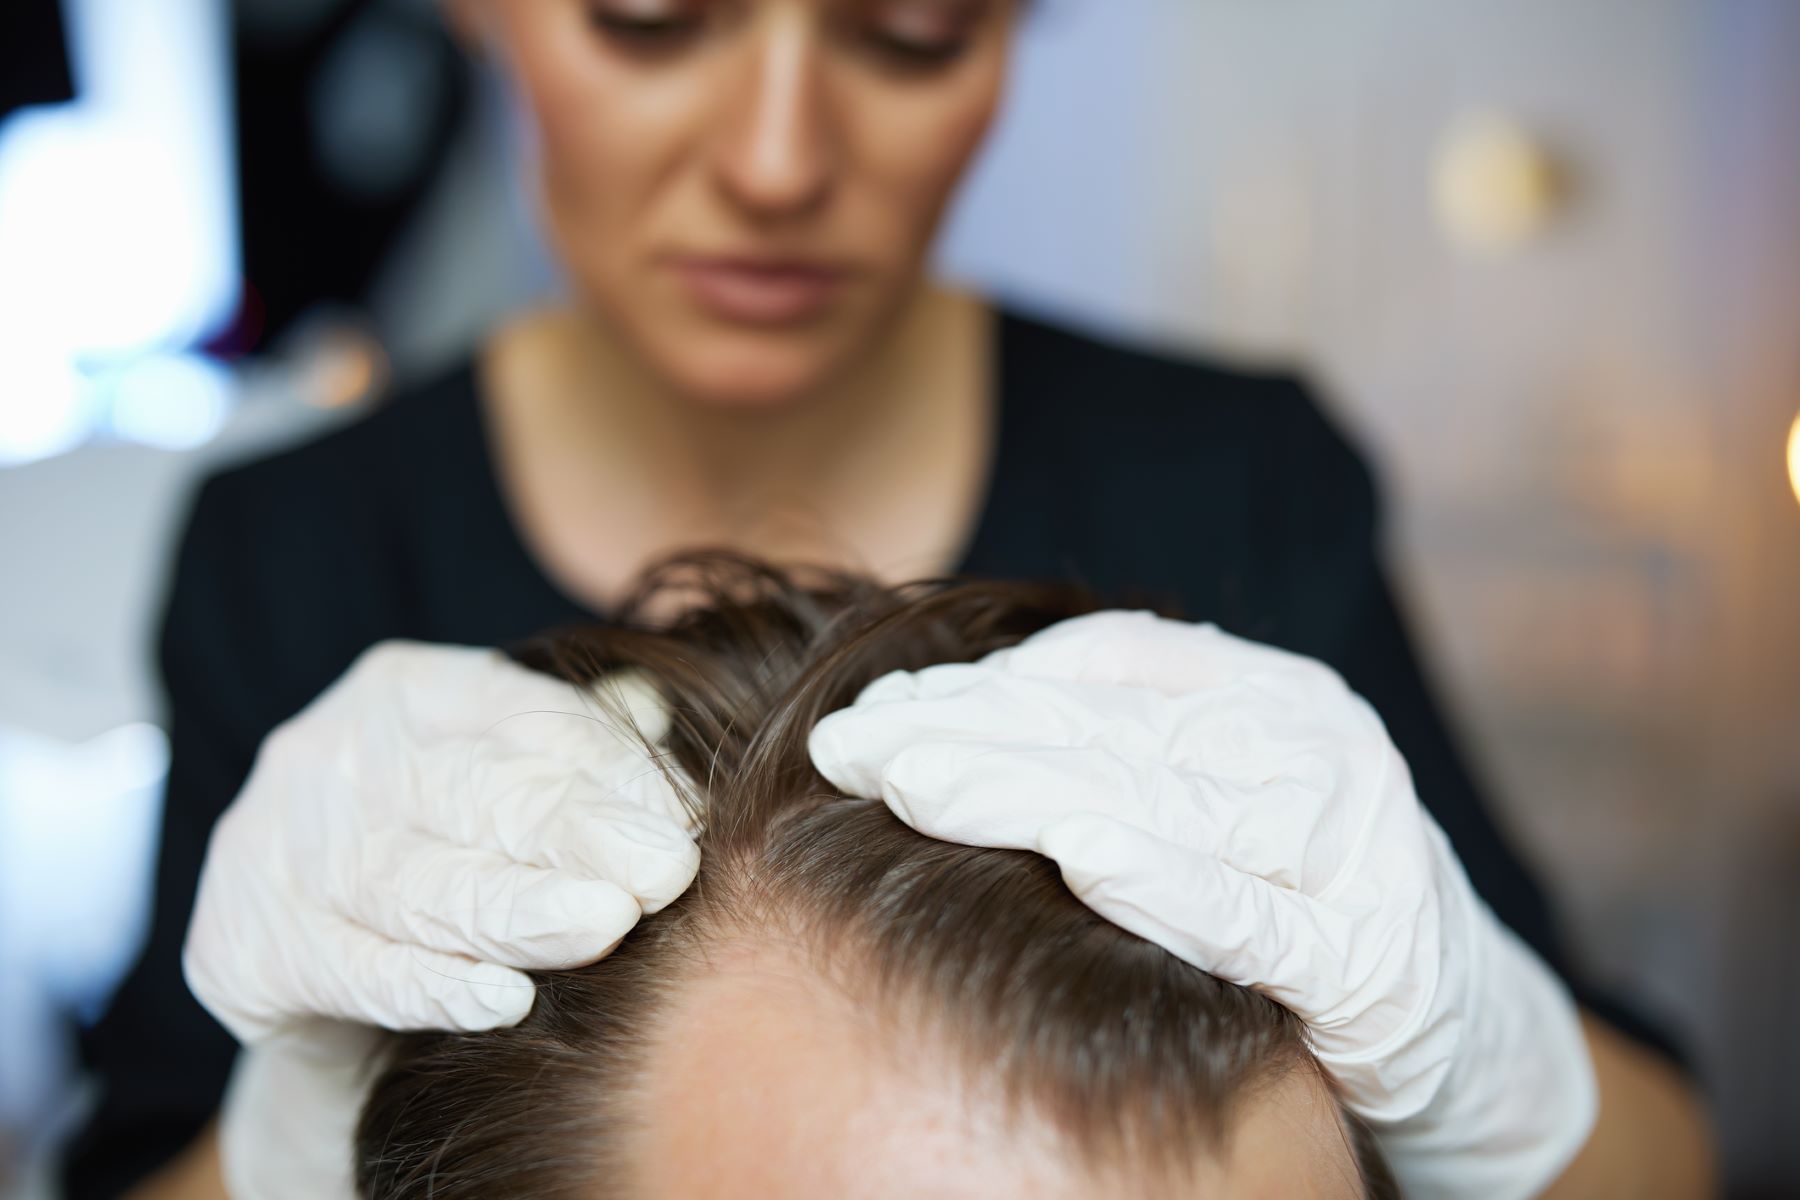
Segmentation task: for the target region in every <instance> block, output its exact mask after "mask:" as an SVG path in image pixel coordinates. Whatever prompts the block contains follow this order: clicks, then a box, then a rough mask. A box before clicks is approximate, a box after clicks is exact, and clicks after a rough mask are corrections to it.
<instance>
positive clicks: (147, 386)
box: [110, 354, 233, 450]
mask: <svg viewBox="0 0 1800 1200" xmlns="http://www.w3.org/2000/svg"><path fill="white" fill-rule="evenodd" d="M110 382H111V388H112V404H111V410H112V412H111V423H112V432H113V434H114V435H115V436H117V437H121V438H124V439H126V440H128V441H133V442H142V443H144V444H145V445H147V446H158V447H161V448H162V449H164V450H191V449H193V448H194V447H196V446H202V445H205V444H206V443H207V442H209V441H211V440H212V439H213V438H214V437H216V436H218V433H219V430H221V429H223V428H224V427H225V418H226V417H227V416H228V415H229V414H230V412H231V401H232V394H233V393H232V383H231V375H230V372H228V371H227V370H226V369H225V368H224V367H223V366H220V365H219V364H218V363H215V362H212V361H211V360H209V359H205V358H202V357H200V356H199V355H197V354H165V355H158V356H155V357H152V358H146V359H142V360H140V361H138V362H135V363H133V364H132V365H131V366H129V367H127V368H125V369H124V370H123V371H121V372H119V374H118V375H116V376H115V377H114V378H113V379H112V380H111V381H110Z"/></svg>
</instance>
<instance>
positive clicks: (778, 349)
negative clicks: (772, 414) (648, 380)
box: [657, 332, 844, 411]
mask: <svg viewBox="0 0 1800 1200" xmlns="http://www.w3.org/2000/svg"><path fill="white" fill-rule="evenodd" d="M836 341H837V339H833V338H827V337H824V336H820V335H812V334H791V333H769V332H746V333H733V334H724V335H715V336H712V337H694V338H691V339H687V340H685V341H684V342H683V344H682V345H679V346H669V347H664V348H663V349H664V351H665V352H664V353H663V354H659V355H658V356H657V357H658V358H660V359H661V363H660V368H661V371H662V373H663V374H664V375H665V376H666V377H667V378H669V379H670V380H672V381H673V382H674V383H675V384H676V386H677V388H678V389H679V390H680V391H682V392H683V393H685V394H686V395H688V396H690V397H692V398H693V400H694V401H695V402H696V403H699V404H704V405H707V406H709V407H716V408H735V409H743V410H746V411H749V410H755V409H777V408H785V407H788V406H790V405H793V404H797V403H800V402H801V401H803V400H804V399H805V398H806V397H807V396H809V395H812V394H814V393H816V392H818V391H819V390H820V389H821V388H822V387H824V386H825V384H826V383H827V382H828V381H829V380H830V378H831V377H832V375H833V374H834V373H835V370H836V368H837V366H838V365H839V362H840V361H841V359H842V358H843V357H844V355H843V354H842V352H841V351H839V352H834V351H837V347H836V344H835V343H836Z"/></svg>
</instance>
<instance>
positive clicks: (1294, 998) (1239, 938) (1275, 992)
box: [1037, 814, 1351, 1019]
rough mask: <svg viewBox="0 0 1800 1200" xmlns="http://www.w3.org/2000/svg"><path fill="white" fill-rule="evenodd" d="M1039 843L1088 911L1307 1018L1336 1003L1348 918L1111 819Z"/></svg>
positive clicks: (1065, 828) (1094, 818)
mask: <svg viewBox="0 0 1800 1200" xmlns="http://www.w3.org/2000/svg"><path fill="white" fill-rule="evenodd" d="M1037 850H1038V852H1039V853H1041V854H1043V855H1045V856H1046V857H1048V858H1050V859H1052V860H1054V861H1055V862H1056V864H1057V866H1058V867H1059V868H1060V869H1061V871H1062V876H1063V881H1064V882H1065V883H1067V884H1068V886H1069V890H1070V891H1072V892H1074V893H1075V895H1076V896H1077V897H1079V898H1080V899H1081V901H1082V902H1083V903H1085V904H1086V905H1087V906H1088V907H1089V908H1092V909H1093V910H1094V911H1095V912H1097V913H1099V914H1100V915H1101V916H1102V917H1105V918H1106V919H1107V920H1109V921H1111V922H1112V923H1113V924H1115V925H1117V926H1119V927H1120V928H1122V929H1125V930H1128V931H1129V932H1131V933H1135V934H1137V935H1138V936H1139V937H1141V938H1143V939H1145V940H1146V941H1149V942H1153V943H1155V944H1156V945H1158V946H1161V947H1162V948H1163V949H1164V950H1167V951H1168V952H1169V953H1171V954H1173V955H1175V956H1176V957H1177V958H1180V959H1182V960H1183V961H1184V962H1188V963H1192V964H1193V965H1194V966H1196V967H1199V968H1200V969H1201V970H1203V971H1207V972H1210V973H1211V974H1213V975H1216V976H1218V977H1219V978H1220V979H1224V980H1226V981H1228V982H1231V983H1236V984H1240V985H1242V986H1244V987H1249V988H1253V989H1254V990H1256V991H1259V992H1262V993H1263V994H1265V995H1267V996H1269V997H1271V998H1272V999H1274V1000H1276V1001H1278V1002H1280V1003H1281V1004H1284V1005H1286V1006H1287V1007H1288V1008H1290V1009H1292V1010H1293V1011H1295V1012H1296V1013H1298V1014H1300V1015H1301V1016H1302V1017H1306V1018H1308V1019H1311V1018H1313V1017H1314V1016H1315V1015H1316V1014H1317V1013H1318V1012H1319V1011H1320V1009H1321V1008H1322V1007H1324V1006H1327V1005H1329V1004H1330V1003H1331V1002H1332V1001H1331V999H1330V997H1332V996H1333V995H1334V992H1335V990H1336V985H1335V983H1334V980H1335V978H1336V976H1337V967H1336V960H1337V958H1338V957H1339V956H1340V955H1341V953H1342V951H1343V948H1344V947H1347V946H1348V945H1349V939H1350V932H1351V931H1350V926H1349V919H1348V918H1347V917H1345V916H1344V915H1342V914H1340V913H1337V912H1334V911H1333V910H1331V909H1329V908H1326V907H1325V906H1324V905H1321V904H1319V903H1317V902H1316V901H1313V900H1311V899H1309V898H1308V897H1306V896H1303V895H1301V894H1299V893H1297V892H1292V891H1288V890H1287V889H1284V888H1280V887H1277V886H1275V885H1273V884H1271V883H1269V882H1267V881H1266V880H1262V879H1258V878H1257V877H1255V876H1253V875H1247V874H1245V873H1243V872H1241V871H1237V870H1234V869H1232V868H1231V867H1229V866H1227V865H1226V864H1224V863H1222V862H1220V861H1219V860H1218V859H1216V858H1214V857H1213V856H1211V855H1209V854H1206V853H1204V852H1200V851H1195V850H1191V849H1188V848H1187V847H1184V846H1178V845H1176V844H1174V843H1172V842H1168V841H1165V840H1163V839H1162V838H1159V837H1157V836H1156V835H1155V834H1152V833H1148V832H1146V831H1144V830H1142V829H1138V828H1136V827H1134V826H1131V825H1128V824H1126V823H1124V822H1122V821H1117V820H1113V819H1111V818H1109V817H1105V816H1100V815H1095V814H1088V815H1083V816H1077V817H1070V818H1069V819H1067V820H1064V821H1060V822H1058V823H1056V824H1054V825H1051V826H1049V827H1048V828H1046V829H1044V831H1043V832H1042V834H1041V836H1040V837H1039V839H1038V846H1037Z"/></svg>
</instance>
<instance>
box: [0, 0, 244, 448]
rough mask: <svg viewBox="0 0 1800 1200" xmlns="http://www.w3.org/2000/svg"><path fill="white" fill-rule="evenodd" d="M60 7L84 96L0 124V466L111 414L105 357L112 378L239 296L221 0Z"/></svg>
mask: <svg viewBox="0 0 1800 1200" xmlns="http://www.w3.org/2000/svg"><path fill="white" fill-rule="evenodd" d="M65 9H66V15H67V17H68V24H69V33H70V50H71V57H72V58H73V60H74V64H75V67H76V70H75V75H76V77H77V78H78V79H80V81H81V89H82V94H81V99H80V100H78V101H76V102H75V103H73V104H65V105H58V106H52V107H45V108H38V109H28V110H26V111H24V112H21V113H19V114H16V115H15V116H14V117H13V118H12V119H11V120H9V121H8V122H6V124H5V125H4V126H3V127H0V462H19V461H24V460H27V459H31V458H40V457H44V456H46V455H50V454H56V453H60V452H62V451H64V450H68V449H71V448H73V447H74V446H75V445H78V444H79V443H80V442H81V441H82V440H84V439H85V438H86V437H88V436H91V435H92V434H94V433H96V432H99V431H101V430H103V429H104V428H106V425H107V422H108V421H109V419H110V418H109V411H108V408H109V406H108V405H107V404H105V403H100V402H97V397H96V395H95V390H94V389H95V386H96V384H95V383H94V382H92V381H90V378H89V375H90V372H91V369H92V364H94V363H96V362H99V363H103V364H105V365H106V366H105V370H104V372H103V374H102V375H101V376H100V377H99V386H100V387H101V390H102V391H104V390H105V387H106V386H108V385H109V383H110V381H111V379H112V378H114V377H116V372H117V371H118V370H119V369H121V368H123V367H125V366H127V365H129V364H130V363H131V362H132V361H133V360H134V359H136V358H138V357H140V356H144V355H157V356H161V355H163V354H165V353H167V352H169V351H173V350H179V349H182V348H184V347H186V346H190V345H193V344H195V343H196V342H198V341H200V340H201V339H202V338H204V337H205V336H206V335H207V334H209V333H211V332H213V331H214V330H215V329H217V328H218V327H219V326H220V325H221V324H222V323H223V322H224V321H225V320H226V319H228V318H229V316H230V315H231V313H232V311H233V310H234V308H235V307H236V298H237V288H238V278H239V274H240V272H239V269H238V264H237V261H236V258H237V255H236V250H235V247H236V243H237V224H236V213H235V200H234V195H235V189H234V184H233V182H232V175H233V168H232V164H231V161H230V156H231V144H232V143H231V136H230V119H229V112H228V89H227V79H226V75H227V68H228V61H227V53H226V41H225V36H226V35H225V25H224V8H223V5H221V4H220V3H218V0H161V2H159V3H157V4H144V3H142V0H65ZM198 403H200V404H202V405H204V404H207V403H210V401H206V400H202V401H200V402H198Z"/></svg>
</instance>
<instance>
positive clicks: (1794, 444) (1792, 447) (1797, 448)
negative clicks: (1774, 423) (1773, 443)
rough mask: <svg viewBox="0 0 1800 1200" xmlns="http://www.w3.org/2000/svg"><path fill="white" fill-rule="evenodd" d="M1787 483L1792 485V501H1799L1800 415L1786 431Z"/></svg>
mask: <svg viewBox="0 0 1800 1200" xmlns="http://www.w3.org/2000/svg"><path fill="white" fill-rule="evenodd" d="M1788 483H1790V484H1792V485H1793V488H1794V499H1795V500H1800V415H1796V416H1795V417H1794V427H1793V428H1792V429H1789V430H1788Z"/></svg>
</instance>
